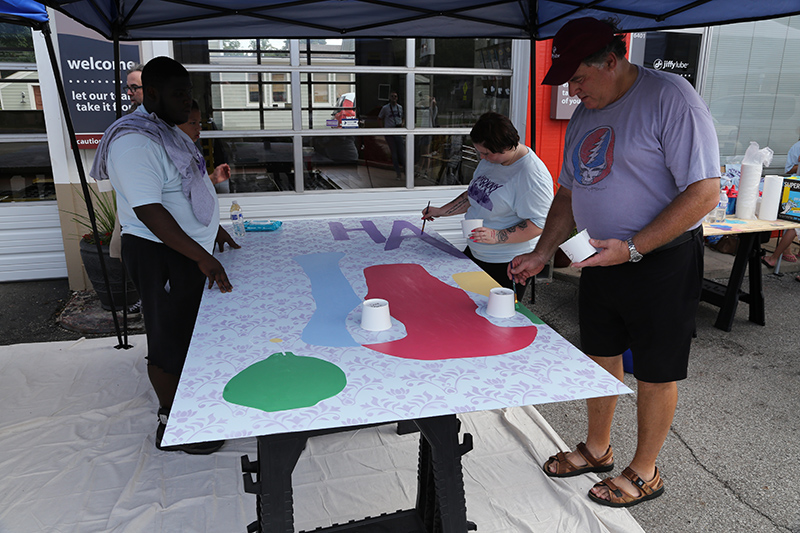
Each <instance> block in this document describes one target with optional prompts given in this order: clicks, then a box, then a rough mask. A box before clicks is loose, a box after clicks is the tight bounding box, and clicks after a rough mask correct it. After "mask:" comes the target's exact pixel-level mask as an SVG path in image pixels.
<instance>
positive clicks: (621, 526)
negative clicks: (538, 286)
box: [0, 336, 642, 533]
mask: <svg viewBox="0 0 800 533" xmlns="http://www.w3.org/2000/svg"><path fill="white" fill-rule="evenodd" d="M130 341H131V344H133V345H134V348H133V349H131V350H116V349H114V345H115V344H116V339H111V338H106V339H92V340H85V341H78V342H77V343H73V342H58V343H41V344H20V345H13V346H2V347H0V398H2V409H0V480H1V481H0V484H2V491H0V532H2V533H30V532H39V531H41V532H59V533H67V532H75V533H78V532H80V533H87V532H100V531H113V532H126V533H128V532H131V533H133V532H136V533H139V532H142V531H147V532H148V533H159V532H164V533H175V532H192V533H195V532H222V531H224V532H237V531H241V532H244V531H245V530H246V526H247V524H249V523H250V522H252V521H253V520H255V497H254V496H253V495H250V494H246V493H245V492H244V490H243V488H242V475H241V470H240V465H239V457H240V456H241V455H243V454H249V455H250V457H251V458H252V459H255V439H253V438H247V439H240V440H236V441H229V442H228V443H226V445H225V447H224V448H223V449H222V450H221V451H220V452H218V453H215V454H213V455H210V456H190V455H186V454H183V453H174V452H173V453H166V452H161V451H158V450H157V449H156V448H155V446H154V444H153V440H154V433H155V427H156V415H155V411H156V400H155V395H154V393H153V392H152V389H151V388H150V383H149V381H148V379H147V375H146V368H145V361H144V352H145V339H144V337H143V336H136V337H131V339H130ZM459 418H460V419H461V420H462V422H463V428H462V430H463V431H468V432H470V433H472V435H473V437H474V439H475V448H474V450H473V451H472V452H470V453H468V454H467V455H465V456H464V457H463V459H462V461H463V466H464V485H465V490H466V495H467V515H468V518H469V520H471V521H473V522H475V523H477V524H478V528H479V529H478V531H479V532H480V533H490V532H514V533H525V532H529V531H530V532H534V531H535V532H537V533H542V532H548V533H549V532H559V533H562V532H563V533H569V532H580V533H593V532H611V533H617V532H619V533H621V532H640V531H642V529H641V528H640V527H639V525H638V524H637V523H636V522H635V521H634V519H633V518H632V517H631V515H630V514H629V513H628V512H627V511H624V510H614V509H608V508H603V507H600V506H598V505H596V504H593V503H592V502H591V501H589V499H588V498H587V497H586V492H587V491H588V489H589V488H590V486H591V485H592V483H593V482H594V481H593V480H596V478H595V477H594V476H578V477H577V478H570V479H566V480H553V479H549V478H547V476H545V475H544V474H543V473H542V471H541V468H540V467H539V465H540V464H541V463H542V462H543V461H544V460H545V459H546V458H547V457H548V456H549V455H551V454H553V453H555V452H557V451H558V450H559V449H566V447H565V445H564V443H563V442H562V441H561V439H560V438H559V437H558V435H557V434H555V433H554V432H553V430H552V429H551V428H550V426H549V425H548V424H547V422H546V421H545V420H544V419H543V418H541V416H540V415H539V413H538V412H537V411H536V409H534V408H533V407H524V408H512V409H506V410H498V411H485V412H479V413H471V414H466V415H460V416H459ZM394 430H395V428H394V426H388V425H387V426H381V427H378V428H372V429H368V430H361V431H354V432H344V433H338V434H333V435H327V436H323V437H316V438H313V439H311V440H310V441H309V443H308V447H307V448H306V450H305V451H304V452H303V455H302V456H301V458H300V461H299V463H298V465H297V468H296V469H295V472H294V477H293V480H294V502H295V526H296V529H297V530H298V531H299V530H310V529H314V528H316V527H322V526H326V525H330V524H331V523H340V522H344V521H347V520H352V519H360V518H363V517H365V516H374V515H377V514H380V513H384V512H394V511H396V510H398V509H408V508H411V507H413V505H414V501H415V497H416V461H417V452H418V435H416V434H411V435H404V436H399V435H397V434H396V433H395V431H394Z"/></svg>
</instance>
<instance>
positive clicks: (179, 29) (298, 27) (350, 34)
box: [0, 0, 800, 347]
mask: <svg viewBox="0 0 800 533" xmlns="http://www.w3.org/2000/svg"><path fill="white" fill-rule="evenodd" d="M44 6H47V7H51V8H53V9H55V10H58V11H60V12H62V13H64V14H66V15H67V16H69V17H71V18H73V19H75V20H76V21H77V22H79V23H80V24H82V25H84V26H87V27H89V28H92V29H94V30H95V31H97V32H98V33H99V34H101V35H103V36H104V37H106V38H107V39H109V40H111V41H113V42H114V51H115V61H114V63H115V83H116V92H117V94H118V95H119V94H120V93H121V86H120V85H121V84H120V79H121V77H120V72H119V43H120V41H139V40H160V39H182V38H183V39H214V38H260V37H269V38H322V37H331V38H342V37H347V38H357V37H467V38H475V37H496V38H514V39H530V40H541V39H547V38H550V37H552V36H553V35H555V33H556V31H558V29H559V28H560V27H561V26H562V25H563V24H564V23H565V22H567V21H568V20H570V19H573V18H577V17H583V16H592V17H596V18H606V17H609V16H612V17H615V18H617V19H618V21H619V27H620V29H621V30H622V31H626V32H632V31H648V30H659V29H670V28H686V27H697V26H708V25H713V24H725V23H733V22H743V21H751V20H760V19H768V18H776V17H782V16H789V15H795V14H800V2H798V0H761V1H759V2H754V1H752V0H691V1H690V0H403V2H402V3H401V2H397V1H389V0H136V1H127V2H126V1H125V0H38V1H37V0H0V22H12V23H16V24H25V25H28V26H31V27H32V28H35V29H38V30H41V31H42V33H43V34H44V36H45V39H46V42H47V47H48V53H49V55H50V61H51V63H52V65H53V69H54V73H55V78H56V85H57V87H58V90H59V98H60V101H61V105H62V108H63V109H64V111H65V112H64V116H65V119H66V124H67V129H68V132H69V135H70V138H71V139H72V150H73V156H74V158H75V161H76V165H77V169H78V174H79V178H80V181H81V186H82V189H83V197H84V199H85V201H86V204H87V210H88V215H89V219H90V221H91V223H92V226H93V228H94V233H95V242H97V243H99V239H98V238H97V229H96V222H95V216H94V209H93V206H92V202H91V195H90V193H89V189H88V185H87V181H86V176H85V170H84V168H83V164H82V162H81V158H80V157H79V154H78V148H77V142H76V141H75V130H74V127H73V124H72V119H71V117H70V114H69V111H68V110H69V107H68V106H67V103H66V97H65V93H64V87H63V81H62V79H61V76H60V73H59V71H58V61H57V60H56V56H55V52H54V48H53V44H52V40H51V38H50V30H49V26H48V23H47V14H46V12H45V10H44ZM535 55H536V54H531V60H532V61H533V60H534V58H535ZM531 72H533V65H532V69H531ZM117 112H118V114H119V113H121V108H118V111H117ZM97 246H98V252H99V251H100V250H99V248H100V245H99V244H98V245H97ZM101 257H102V255H101ZM101 265H102V260H101ZM103 270H104V276H106V286H107V287H109V283H108V279H107V274H106V273H105V266H104V265H103ZM109 298H111V295H110V294H109ZM113 307H114V305H113V300H112V308H113ZM122 308H123V319H124V320H125V319H126V316H127V315H126V311H127V309H126V307H125V306H122ZM112 314H113V315H114V324H115V326H116V330H117V336H118V338H119V346H118V347H127V328H126V331H125V339H124V340H123V338H122V335H121V334H120V329H119V326H118V322H117V317H116V313H114V311H112Z"/></svg>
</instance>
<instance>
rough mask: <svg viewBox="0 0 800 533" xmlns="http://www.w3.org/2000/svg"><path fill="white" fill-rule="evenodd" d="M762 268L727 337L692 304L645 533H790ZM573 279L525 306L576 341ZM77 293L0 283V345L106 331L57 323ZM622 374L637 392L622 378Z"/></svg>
mask: <svg viewBox="0 0 800 533" xmlns="http://www.w3.org/2000/svg"><path fill="white" fill-rule="evenodd" d="M770 246H772V243H770V244H767V245H765V247H766V248H769V247H770ZM732 261H733V256H730V255H723V254H718V253H716V252H713V251H711V250H709V249H708V248H706V277H707V278H711V279H717V280H720V281H724V280H725V279H726V278H727V276H728V275H729V273H730V265H731V264H732ZM762 268H763V272H764V275H763V281H764V294H765V298H766V323H767V324H766V326H759V325H756V324H753V323H751V322H748V320H747V315H748V309H747V308H748V305H747V304H745V303H742V304H740V305H739V309H738V311H737V314H736V319H735V321H734V324H733V329H732V331H731V332H729V333H726V332H724V331H722V330H719V329H716V328H715V327H714V325H713V324H714V320H715V318H716V315H717V308H715V307H713V306H711V305H709V304H706V303H701V304H700V309H699V311H698V314H697V338H696V339H695V341H694V343H693V345H692V352H691V357H690V367H689V378H688V379H687V380H685V381H682V382H680V384H679V399H678V408H677V412H676V415H675V420H674V422H673V424H672V428H671V430H670V433H669V435H668V437H667V440H666V443H665V445H664V448H663V450H662V452H661V455H660V457H659V461H658V465H659V469H660V470H661V475H662V477H663V479H664V483H665V493H664V495H663V496H662V497H660V498H657V499H656V500H653V501H650V502H646V503H644V504H642V505H639V506H637V507H634V508H633V509H631V512H632V514H633V515H634V517H635V518H636V519H637V520H638V521H639V523H640V524H641V525H642V527H643V528H644V530H645V531H648V532H649V533H675V532H698V533H699V532H704V533H707V532H710V533H716V532H719V533H722V532H725V533H729V532H742V533H745V532H746V533H750V532H759V533H772V532H775V533H778V532H780V533H800V490H798V479H800V461H798V456H800V448H799V447H798V441H800V416H798V412H799V411H800V356H798V350H797V348H796V343H797V342H798V331H800V324H798V318H797V317H798V313H797V311H796V309H797V303H798V300H799V299H800V283H798V282H797V281H795V274H796V273H797V271H800V262H799V263H786V262H784V263H783V265H782V268H781V270H782V271H783V273H784V275H782V276H776V275H774V274H772V273H770V272H772V271H771V270H768V269H767V268H766V267H762ZM577 276H578V273H577V272H576V271H574V270H572V269H569V268H566V269H556V272H555V275H554V279H553V281H552V282H551V283H540V284H538V285H537V287H536V304H535V305H534V306H533V307H532V309H533V311H534V312H535V313H536V314H537V315H538V316H540V317H541V318H542V319H544V320H545V322H547V323H548V324H550V325H551V326H553V327H554V328H555V329H556V330H557V331H559V332H560V333H561V334H562V335H563V336H564V337H565V338H567V339H568V340H570V341H571V342H572V343H573V344H575V345H576V346H579V347H580V344H579V342H580V341H579V337H578V326H577V285H576V281H577ZM743 286H744V287H745V288H746V287H747V279H745V283H744V284H743ZM76 300H77V301H79V302H81V303H80V305H82V306H83V309H86V311H85V312H86V313H98V316H99V314H108V313H102V312H101V311H100V312H98V310H97V309H96V308H94V307H92V306H93V305H94V304H93V303H92V302H91V301H88V300H87V297H86V295H85V294H83V295H82V294H80V293H78V294H73V293H72V292H70V290H69V287H68V285H67V281H66V280H49V281H36V282H14V283H0V309H1V310H2V320H0V345H10V344H18V343H28V342H50V341H60V340H70V339H78V338H80V337H83V336H98V335H99V336H104V335H106V336H107V335H108V333H106V334H103V333H91V332H89V333H87V332H85V331H84V332H81V331H68V330H66V329H64V328H63V327H62V326H61V325H59V317H60V316H61V312H62V311H63V310H64V309H65V307H66V308H69V307H70V306H73V308H75V306H76V305H77V304H76ZM89 300H90V299H89ZM98 307H99V306H98ZM79 314H80V312H79ZM625 382H626V384H627V385H628V386H629V387H630V388H631V389H633V390H634V391H635V390H636V381H635V380H634V379H633V377H632V376H630V375H626V379H625ZM635 402H636V400H635V395H626V396H622V397H620V400H619V403H618V407H617V414H616V418H615V423H614V430H613V433H612V445H613V446H614V450H615V457H616V464H617V468H615V470H614V472H612V474H613V475H616V474H618V473H619V472H621V470H622V469H623V468H624V467H625V466H626V465H627V463H628V462H629V461H630V459H631V457H632V456H633V451H634V449H635V445H636V436H635V434H636V433H635V431H636V430H635V428H636V404H635ZM537 409H539V411H540V412H541V413H542V415H543V416H544V417H545V418H546V419H547V421H548V422H549V423H550V424H551V425H552V426H553V428H554V429H555V430H556V431H557V432H558V433H559V435H561V437H562V438H563V439H564V440H565V441H566V442H567V443H568V444H569V445H570V446H574V445H575V444H577V443H578V442H580V441H583V440H584V439H585V430H586V413H585V404H584V402H562V403H554V404H547V405H540V406H537ZM553 482H554V483H555V482H558V480H554V481H553ZM531 497H535V495H531Z"/></svg>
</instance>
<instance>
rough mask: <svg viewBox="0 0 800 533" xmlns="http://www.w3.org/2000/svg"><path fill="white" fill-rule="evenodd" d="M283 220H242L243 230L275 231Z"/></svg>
mask: <svg viewBox="0 0 800 533" xmlns="http://www.w3.org/2000/svg"><path fill="white" fill-rule="evenodd" d="M282 224H283V222H281V221H280V220H259V221H258V222H253V221H251V220H245V221H244V230H245V231H275V230H276V229H278V228H280V227H281V225H282Z"/></svg>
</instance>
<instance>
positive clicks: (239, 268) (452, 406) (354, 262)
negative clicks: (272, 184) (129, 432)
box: [164, 217, 631, 445]
mask: <svg viewBox="0 0 800 533" xmlns="http://www.w3.org/2000/svg"><path fill="white" fill-rule="evenodd" d="M331 222H338V223H341V224H343V225H344V227H345V228H346V229H354V228H361V227H362V225H361V223H362V221H361V219H359V218H351V219H336V220H329V219H324V220H323V219H316V220H297V221H287V222H285V223H284V224H283V226H282V227H281V229H279V230H278V231H276V232H272V233H248V234H247V236H246V237H245V238H244V239H243V240H242V248H241V249H239V250H227V251H225V252H224V253H222V254H218V255H217V257H218V258H219V260H220V261H221V262H222V263H223V265H224V266H225V269H226V270H227V272H228V276H229V278H230V279H231V282H232V284H233V286H234V290H233V292H232V293H227V294H222V293H220V292H219V291H218V290H217V289H216V287H215V288H214V289H210V290H206V292H205V294H204V296H203V302H202V304H201V307H200V313H199V316H198V319H197V325H196V326H195V331H194V337H193V340H192V344H191V347H190V349H189V354H188V357H187V360H186V365H185V367H184V370H183V374H182V376H181V380H180V385H179V387H178V394H177V396H176V399H175V403H174V405H173V408H172V412H171V414H170V418H169V425H168V426H167V431H166V433H165V435H164V444H166V445H172V444H178V443H184V442H202V441H207V440H218V439H235V438H240V437H249V436H259V435H269V434H274V433H285V432H291V431H302V430H310V429H322V428H329V427H342V426H349V425H359V424H367V423H378V422H390V421H394V420H402V419H415V418H422V417H430V416H438V415H443V414H451V413H463V412H470V411H480V410H487V409H497V408H502V407H509V406H520V405H533V404H542V403H548V402H559V401H566V400H577V399H584V398H592V397H599V396H608V395H614V394H625V393H629V392H631V391H630V390H629V389H628V388H627V387H625V385H624V384H622V383H621V382H619V381H618V380H616V379H615V378H614V377H613V376H611V375H610V374H608V373H606V372H605V371H604V370H602V369H601V368H600V367H599V366H597V365H596V364H595V363H593V362H592V361H591V360H590V359H589V358H588V357H586V356H585V355H583V354H582V353H581V352H580V351H579V350H578V349H577V348H575V347H574V346H572V345H571V344H570V343H568V342H567V341H566V340H565V339H563V338H562V337H561V336H560V335H559V334H558V333H556V332H555V331H554V330H553V329H552V328H550V327H549V326H547V325H545V324H537V325H536V327H537V328H538V333H537V336H536V339H535V340H534V342H533V343H532V344H531V345H529V346H528V347H526V348H525V349H522V350H518V351H515V352H512V353H507V354H503V355H497V356H492V357H472V358H455V359H445V360H435V361H422V360H415V359H404V358H399V357H393V356H390V355H384V354H382V353H378V352H375V351H373V350H370V349H369V348H366V347H364V346H361V345H359V344H361V343H364V344H366V343H374V342H385V341H389V340H393V339H397V338H401V337H402V336H403V335H404V334H405V329H404V327H403V325H402V324H401V323H400V322H398V321H396V320H395V319H393V327H392V328H391V329H389V330H387V331H383V332H369V331H365V330H363V329H361V328H360V327H359V325H358V324H359V317H360V308H359V307H360V306H356V308H355V309H354V310H353V311H352V312H351V313H350V315H349V316H348V317H347V320H346V324H345V327H346V329H347V331H348V332H349V333H350V335H351V336H352V337H353V339H354V341H355V343H354V344H356V345H355V346H345V347H329V346H318V345H311V344H307V343H305V342H304V341H303V340H302V338H301V337H302V335H303V330H304V328H305V326H306V325H307V324H308V322H309V320H310V319H311V317H312V315H313V314H314V311H315V309H316V306H315V301H314V299H313V297H312V295H311V280H310V279H309V277H308V276H307V275H306V273H305V272H304V270H303V268H302V267H301V266H300V264H299V263H298V262H297V261H296V260H294V259H293V258H294V257H296V256H300V255H308V254H312V253H331V252H343V253H344V257H343V258H342V259H341V260H340V261H339V268H340V270H341V272H342V273H343V274H344V276H345V277H346V278H347V280H348V281H349V283H350V285H351V286H352V288H353V290H354V292H355V294H356V295H358V297H359V298H364V296H365V295H366V294H367V285H366V282H365V278H364V275H363V270H364V268H366V267H368V266H371V265H376V264H396V263H412V264H419V265H422V266H423V267H424V268H425V269H426V270H427V272H428V273H430V274H431V275H432V276H434V277H436V278H438V279H439V280H441V281H443V282H444V283H447V284H450V285H453V286H456V283H455V282H454V281H453V278H452V275H453V274H455V273H458V272H467V271H477V270H479V268H478V267H477V266H475V265H474V264H473V263H472V262H471V261H470V260H469V259H467V258H466V257H464V256H463V255H461V254H459V253H458V252H457V251H456V250H454V249H452V247H451V246H450V245H449V243H447V241H446V240H444V239H443V238H442V237H440V236H438V235H436V234H435V233H433V232H428V231H426V232H425V237H424V238H420V235H419V227H418V225H416V222H417V221H405V222H403V223H398V224H395V220H394V219H392V218H388V217H387V218H373V219H371V222H372V223H374V227H376V228H377V229H378V231H379V232H380V233H381V234H382V235H383V236H385V237H386V238H387V239H386V240H385V241H384V242H376V233H375V231H374V230H373V231H372V232H371V233H368V232H366V231H349V232H347V233H346V235H347V239H346V240H336V239H334V235H338V236H339V238H340V239H341V238H342V232H341V231H339V232H335V231H332V226H331V224H330V223H331ZM367 225H368V226H369V225H370V224H369V222H368V223H367ZM334 226H335V224H334ZM339 228H341V226H339ZM393 228H394V230H395V232H394V234H392V230H393ZM390 235H392V236H393V237H394V238H389V237H390ZM398 237H400V238H399V239H398ZM377 240H380V239H377ZM398 243H399V246H398ZM448 250H449V252H448ZM467 294H469V296H470V297H471V298H472V299H473V300H474V301H475V303H476V304H477V305H478V309H477V311H476V312H477V313H478V314H479V315H481V316H484V317H485V318H487V319H488V318H489V317H487V316H486V314H485V307H486V302H487V298H486V297H485V296H483V295H480V294H475V293H471V292H468V293H467ZM390 309H391V302H390ZM492 322H493V323H495V324H496V325H502V326H506V327H522V326H531V322H530V321H529V320H528V319H527V318H526V317H524V316H523V315H521V314H520V313H517V316H515V317H514V318H511V319H501V320H498V319H492ZM441 334H442V335H447V332H446V331H443V332H441ZM277 352H293V353H294V354H295V355H298V356H313V357H317V358H320V359H323V360H326V361H329V362H331V363H334V364H335V365H337V366H338V367H339V368H341V369H342V370H343V371H344V373H345V375H346V377H347V385H346V386H345V388H344V390H343V391H342V392H341V393H339V394H338V395H336V396H334V397H332V398H328V399H326V400H323V401H321V402H319V403H317V404H316V405H314V406H312V407H308V408H300V409H292V410H287V411H279V412H265V411H261V410H258V409H253V408H248V407H242V406H240V405H235V404H232V403H229V402H227V401H225V400H224V399H223V397H222V394H223V389H224V387H225V385H226V383H227V382H228V381H229V380H230V379H231V378H232V377H233V376H234V375H236V374H238V373H239V372H241V371H242V370H244V369H245V368H247V367H249V366H250V365H252V364H254V363H256V362H258V361H261V360H263V359H266V358H267V357H269V356H270V355H272V354H274V353H277Z"/></svg>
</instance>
